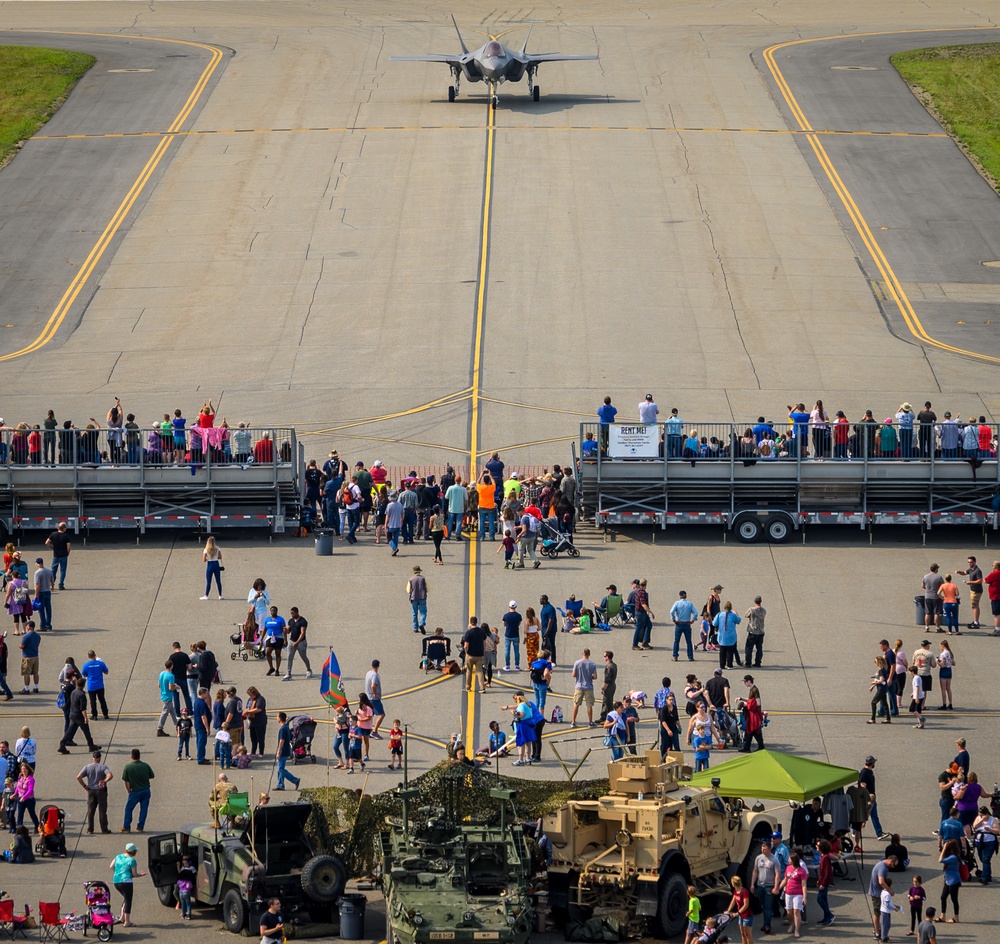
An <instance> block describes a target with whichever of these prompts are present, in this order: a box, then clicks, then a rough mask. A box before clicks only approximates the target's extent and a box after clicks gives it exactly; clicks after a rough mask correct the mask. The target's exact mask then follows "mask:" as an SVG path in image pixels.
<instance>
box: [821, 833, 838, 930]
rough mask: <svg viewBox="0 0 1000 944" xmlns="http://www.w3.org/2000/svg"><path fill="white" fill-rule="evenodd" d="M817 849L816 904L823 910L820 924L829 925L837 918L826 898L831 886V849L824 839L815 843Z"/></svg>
mask: <svg viewBox="0 0 1000 944" xmlns="http://www.w3.org/2000/svg"><path fill="white" fill-rule="evenodd" d="M816 848H817V849H819V871H818V873H817V875H816V889H817V891H816V904H818V905H819V906H820V908H822V909H823V917H822V918H821V919H820V922H819V923H820V924H822V925H831V924H833V922H834V921H836V920H837V916H836V915H835V914H834V913H833V912H832V911H831V910H830V905H829V904H828V903H827V896H828V895H829V894H830V886H831V885H832V884H833V847H832V846H831V845H830V843H829V842H828V841H827V840H826V839H820V840H819V841H818V842H817V843H816Z"/></svg>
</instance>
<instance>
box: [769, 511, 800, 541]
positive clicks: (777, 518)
mask: <svg viewBox="0 0 1000 944" xmlns="http://www.w3.org/2000/svg"><path fill="white" fill-rule="evenodd" d="M764 529H765V530H766V531H767V539H768V540H769V541H773V542H774V543H775V544H783V543H784V542H785V541H787V540H788V539H789V538H790V537H791V536H792V532H793V531H794V530H795V528H794V526H793V525H792V521H791V519H790V518H787V517H785V515H774V516H772V517H771V518H768V519H767V524H766V525H765V526H764Z"/></svg>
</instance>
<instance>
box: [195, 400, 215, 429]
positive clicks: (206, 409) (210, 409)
mask: <svg viewBox="0 0 1000 944" xmlns="http://www.w3.org/2000/svg"><path fill="white" fill-rule="evenodd" d="M198 425H199V426H200V427H201V428H202V429H211V428H212V427H213V426H214V425H215V407H214V406H213V405H212V400H211V397H210V398H209V399H208V400H206V401H205V403H204V404H203V405H202V408H201V412H200V413H199V414H198Z"/></svg>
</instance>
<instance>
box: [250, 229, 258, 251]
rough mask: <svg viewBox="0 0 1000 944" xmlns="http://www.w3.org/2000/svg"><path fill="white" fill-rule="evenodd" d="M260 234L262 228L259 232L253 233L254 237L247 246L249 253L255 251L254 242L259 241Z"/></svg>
mask: <svg viewBox="0 0 1000 944" xmlns="http://www.w3.org/2000/svg"><path fill="white" fill-rule="evenodd" d="M259 235H260V230H257V232H256V233H254V234H253V239H251V240H250V245H249V246H248V247H247V253H251V252H253V244H254V243H255V242H256V241H257V237H258V236H259Z"/></svg>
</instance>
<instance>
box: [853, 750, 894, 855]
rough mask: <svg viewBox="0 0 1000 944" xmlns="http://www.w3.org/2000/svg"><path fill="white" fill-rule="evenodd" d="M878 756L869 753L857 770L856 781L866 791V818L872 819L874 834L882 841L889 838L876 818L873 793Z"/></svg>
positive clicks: (876, 811) (876, 812) (876, 806)
mask: <svg viewBox="0 0 1000 944" xmlns="http://www.w3.org/2000/svg"><path fill="white" fill-rule="evenodd" d="M877 763H878V758H877V757H873V756H872V755H871V754H869V755H868V756H867V757H866V758H865V765H864V767H862V768H861V770H859V771H858V783H860V784H861V785H862V786H863V787H864V788H865V789H866V790H867V791H868V817H867V818H868V819H870V820H871V821H872V826H873V827H874V829H875V835H876V836H877V837H878V838H879V839H880V840H883V841H887V840H888V839H890V838H891V834H890V833H889V831H888V830H886V829H883V828H882V821H881V820H880V819H879V818H878V796H877V795H876V793H875V764H877Z"/></svg>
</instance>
